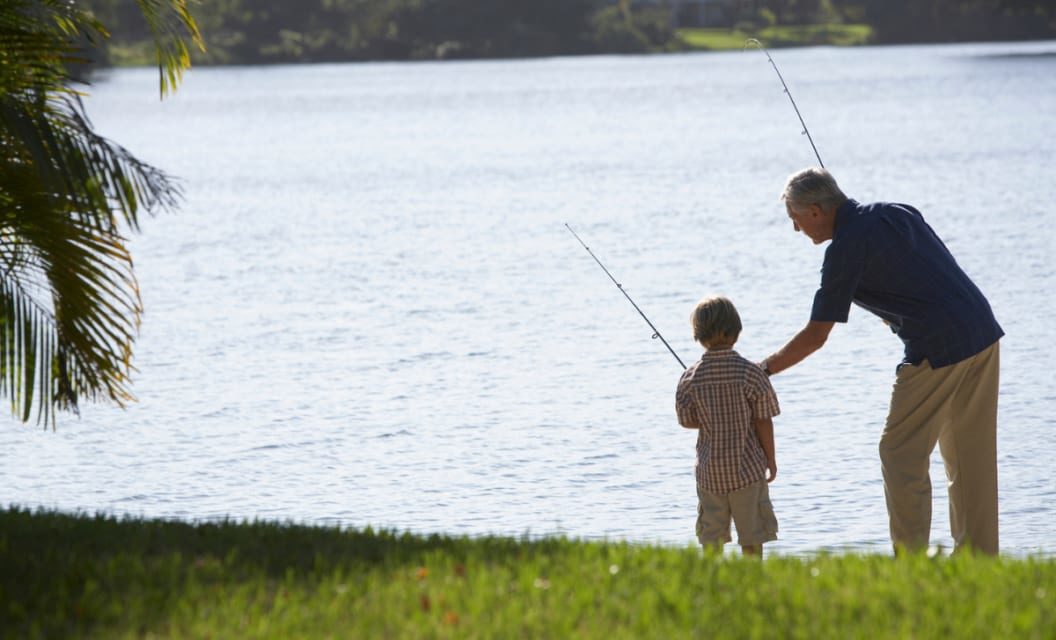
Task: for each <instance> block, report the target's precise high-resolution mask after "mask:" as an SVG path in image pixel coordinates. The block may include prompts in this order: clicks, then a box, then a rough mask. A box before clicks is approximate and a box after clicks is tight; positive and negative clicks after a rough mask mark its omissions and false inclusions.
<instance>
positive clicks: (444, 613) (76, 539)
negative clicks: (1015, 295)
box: [0, 508, 1056, 640]
mask: <svg viewBox="0 0 1056 640" xmlns="http://www.w3.org/2000/svg"><path fill="white" fill-rule="evenodd" d="M1054 630H1056V560H1052V559H1039V558H1020V559H1012V558H998V559H992V558H972V557H969V556H958V557H954V558H927V557H924V556H919V557H909V558H898V559H895V558H891V557H887V556H879V555H841V556H819V557H811V558H793V557H776V556H775V557H769V558H767V559H766V560H765V561H763V562H759V561H753V560H751V559H747V560H746V559H742V558H740V557H739V556H727V557H711V556H704V555H703V554H702V553H701V552H700V551H699V550H698V549H696V548H670V547H659V546H652V545H638V544H628V543H622V542H583V541H576V540H569V539H564V538H548V539H542V540H527V539H515V538H501V537H482V538H466V537H447V536H415V535H409V534H401V533H396V532H391V531H371V530H369V529H367V530H348V529H338V528H325V527H308V526H298V525H292V524H280V523H269V522H253V523H233V522H232V523H218V524H198V525H191V524H186V523H179V522H169V521H162V520H146V519H129V518H123V519H115V518H112V517H102V516H94V517H93V516H83V515H81V516H77V515H65V514H59V513H54V512H44V511H37V512H30V511H26V510H21V509H18V508H10V509H7V510H0V634H2V635H3V636H4V637H8V638H34V637H53V638H78V637H103V638H123V637H137V638H140V637H153V638H169V637H180V638H328V637H332V638H603V639H605V640H614V639H616V638H693V637H700V638H716V637H721V638H778V637H783V638H812V639H813V638H870V639H873V638H943V639H948V638H989V637H1002V638H1052V637H1053V633H1054Z"/></svg>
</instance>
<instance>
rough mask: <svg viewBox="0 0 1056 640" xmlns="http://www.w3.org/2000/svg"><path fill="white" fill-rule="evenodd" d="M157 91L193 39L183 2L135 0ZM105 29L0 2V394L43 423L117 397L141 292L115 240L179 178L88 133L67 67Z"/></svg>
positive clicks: (82, 14) (171, 191) (181, 64)
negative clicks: (152, 55) (151, 48)
mask: <svg viewBox="0 0 1056 640" xmlns="http://www.w3.org/2000/svg"><path fill="white" fill-rule="evenodd" d="M137 3H138V5H139V9H140V12H141V14H142V16H143V18H144V19H145V22H146V24H147V26H148V28H149V30H150V33H151V34H152V37H153V39H154V43H155V48H156V51H157V61H158V69H159V80H160V94H161V96H162V97H164V96H165V95H166V94H167V93H168V92H170V91H172V90H174V89H175V87H176V86H177V85H178V83H179V81H180V78H181V74H182V72H183V71H184V70H185V69H187V68H188V67H189V66H190V58H189V55H188V54H189V50H188V45H192V46H195V45H196V46H199V47H201V46H202V44H201V37H200V34H199V33H198V30H197V26H196V25H195V22H194V19H193V18H192V16H191V15H190V13H189V12H188V10H187V3H186V0H137ZM106 37H107V32H106V28H105V27H104V25H102V24H101V23H100V22H98V21H97V20H96V19H95V18H94V17H93V16H92V15H91V14H89V13H87V12H86V11H84V10H83V9H80V8H78V7H77V5H76V4H75V3H74V2H69V1H64V0H36V1H31V0H3V2H2V3H0V149H2V151H3V152H2V154H0V394H2V395H6V396H7V397H8V398H9V399H10V402H11V410H12V413H13V414H14V415H15V416H17V417H18V418H19V419H21V420H22V421H23V422H28V421H29V420H30V418H31V417H32V414H33V410H34V409H36V412H37V421H38V423H43V424H44V425H45V426H47V425H49V424H50V425H51V426H52V427H54V424H55V411H56V410H72V411H76V410H77V407H78V403H79V401H80V400H81V399H88V400H92V401H98V400H102V401H109V402H113V403H116V404H117V405H118V406H125V405H126V403H128V402H130V401H132V400H133V399H134V397H133V395H132V393H131V390H130V386H129V385H130V381H129V377H130V375H131V373H132V371H133V366H132V362H131V359H132V346H133V342H134V340H135V337H136V335H137V333H138V329H139V319H140V314H141V312H142V303H141V299H140V296H139V288H138V284H137V281H136V277H135V273H134V271H133V265H132V256H131V255H130V254H129V251H128V248H127V240H126V236H125V234H126V232H127V231H135V230H137V229H138V226H139V218H140V216H141V214H142V213H143V212H148V213H154V212H157V211H160V210H170V209H172V208H174V207H175V206H176V204H177V203H178V201H179V198H180V190H179V185H178V184H177V183H176V182H175V181H174V180H173V179H172V178H170V177H169V176H168V175H166V174H165V173H164V172H163V171H161V170H159V169H157V168H155V167H152V166H150V165H148V164H146V163H143V162H141V161H139V160H138V159H136V158H135V157H134V156H133V155H132V154H131V153H129V152H128V151H127V150H126V149H124V148H123V147H121V146H120V145H118V144H116V143H114V142H111V141H110V140H107V139H105V138H103V137H102V136H100V135H98V134H97V133H96V132H95V131H94V130H93V128H92V124H91V122H90V121H89V119H88V116H87V114H86V112H85V109H84V105H83V104H82V102H81V97H82V95H83V92H81V91H78V90H77V88H76V87H77V86H79V85H81V84H82V83H79V82H78V81H76V80H75V78H74V72H73V70H74V69H76V68H77V65H78V64H80V63H83V62H85V55H86V54H85V52H86V51H87V50H88V47H90V46H91V45H92V44H94V43H96V42H98V41H99V40H101V39H105V38H106Z"/></svg>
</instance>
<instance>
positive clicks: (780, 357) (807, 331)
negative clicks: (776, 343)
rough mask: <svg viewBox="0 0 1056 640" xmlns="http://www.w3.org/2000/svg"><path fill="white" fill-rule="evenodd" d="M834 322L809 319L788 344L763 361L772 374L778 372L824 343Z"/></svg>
mask: <svg viewBox="0 0 1056 640" xmlns="http://www.w3.org/2000/svg"><path fill="white" fill-rule="evenodd" d="M834 324H836V323H835V322H819V321H817V320H811V321H810V322H808V323H807V326H805V327H803V328H802V329H801V330H800V332H799V333H797V334H796V335H795V336H793V338H792V339H791V340H789V341H788V344H786V345H785V346H783V347H781V348H780V349H778V350H777V351H776V352H775V353H774V354H773V355H772V356H770V357H769V358H767V359H766V360H764V361H763V364H764V365H766V368H767V370H768V371H769V372H770V373H771V375H772V374H775V373H779V372H781V371H784V370H785V369H788V368H789V367H791V366H794V365H796V364H799V362H800V361H801V360H803V359H804V358H806V357H807V356H809V355H810V354H812V353H814V352H815V351H817V350H818V349H820V348H821V347H822V345H824V344H825V341H826V340H828V338H829V332H830V331H832V326H833V325H834Z"/></svg>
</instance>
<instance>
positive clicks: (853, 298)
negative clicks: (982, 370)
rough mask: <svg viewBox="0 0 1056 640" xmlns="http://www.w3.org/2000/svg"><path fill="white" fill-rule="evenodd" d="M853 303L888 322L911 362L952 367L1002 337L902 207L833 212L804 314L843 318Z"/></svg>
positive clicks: (933, 238)
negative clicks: (831, 227) (814, 286)
mask: <svg viewBox="0 0 1056 640" xmlns="http://www.w3.org/2000/svg"><path fill="white" fill-rule="evenodd" d="M852 302H854V303H855V304H857V305H858V306H860V307H862V308H863V309H866V310H868V311H871V312H872V313H874V314H876V315H878V316H880V317H881V318H883V319H884V320H886V321H887V322H888V323H890V325H891V328H892V330H893V331H894V332H895V333H897V334H898V337H899V338H901V339H902V342H904V343H905V345H906V352H905V359H904V360H903V362H907V363H910V364H920V363H921V362H922V361H923V360H924V359H925V358H927V360H928V362H929V364H931V366H932V367H934V368H939V367H944V366H946V365H950V364H955V363H957V362H960V361H961V360H964V359H965V358H969V357H971V356H974V355H975V354H977V353H979V352H980V351H982V350H983V349H985V348H987V347H989V346H990V345H992V344H993V343H994V342H996V341H997V340H998V339H999V338H1000V337H1001V336H1002V335H1004V331H1002V330H1001V327H1000V326H999V325H998V324H997V320H996V319H995V318H994V313H993V311H992V310H991V309H990V303H988V302H987V301H986V298H985V297H984V296H983V294H982V292H981V291H979V288H978V287H976V286H975V284H974V283H973V282H972V281H971V280H970V279H969V278H968V276H967V275H966V274H965V273H964V271H963V270H962V269H961V267H960V266H958V264H957V261H956V260H954V259H953V255H952V254H950V251H949V249H947V248H946V245H945V244H943V243H942V240H940V239H939V237H938V235H936V234H935V232H934V231H933V230H932V228H931V227H930V226H928V223H926V222H924V217H923V216H922V215H921V214H920V212H919V211H917V210H916V209H914V208H913V207H911V206H909V205H905V204H893V203H886V202H878V203H874V204H866V205H863V204H859V203H858V202H856V201H854V200H848V201H847V202H845V203H843V205H841V206H840V207H839V209H837V211H836V226H835V229H834V230H833V235H832V242H831V243H830V244H829V246H828V248H827V249H826V250H825V262H824V263H823V264H822V267H821V287H820V288H819V289H818V292H817V293H816V294H815V295H814V308H813V309H812V310H811V314H810V319H811V320H818V321H822V322H847V315H848V312H849V311H850V308H851V303H852Z"/></svg>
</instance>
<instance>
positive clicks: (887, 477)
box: [880, 360, 958, 550]
mask: <svg viewBox="0 0 1056 640" xmlns="http://www.w3.org/2000/svg"><path fill="white" fill-rule="evenodd" d="M951 369H952V367H943V368H941V369H932V368H931V365H930V364H929V363H928V362H927V361H926V360H925V361H924V362H922V363H921V364H920V365H917V366H910V365H906V366H903V367H901V368H900V369H899V371H898V374H897V375H896V377H895V385H894V388H893V390H892V393H891V408H890V410H889V412H888V416H887V424H886V426H885V427H884V434H883V436H881V438H880V463H881V466H882V469H883V473H884V495H885V496H886V498H887V514H888V518H889V519H890V523H891V542H892V543H893V544H894V545H895V547H896V550H897V549H898V548H899V547H904V548H906V549H909V550H916V549H923V548H926V547H927V546H928V539H929V537H930V535H931V478H930V476H929V473H928V467H929V458H930V456H931V452H932V451H934V449H935V442H936V441H937V440H938V437H939V431H940V428H941V426H942V425H943V424H944V423H945V422H946V420H947V419H948V414H949V406H950V401H951V399H952V396H953V392H954V391H955V390H956V388H957V380H958V378H957V376H951V375H950V374H951V373H952V371H951Z"/></svg>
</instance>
